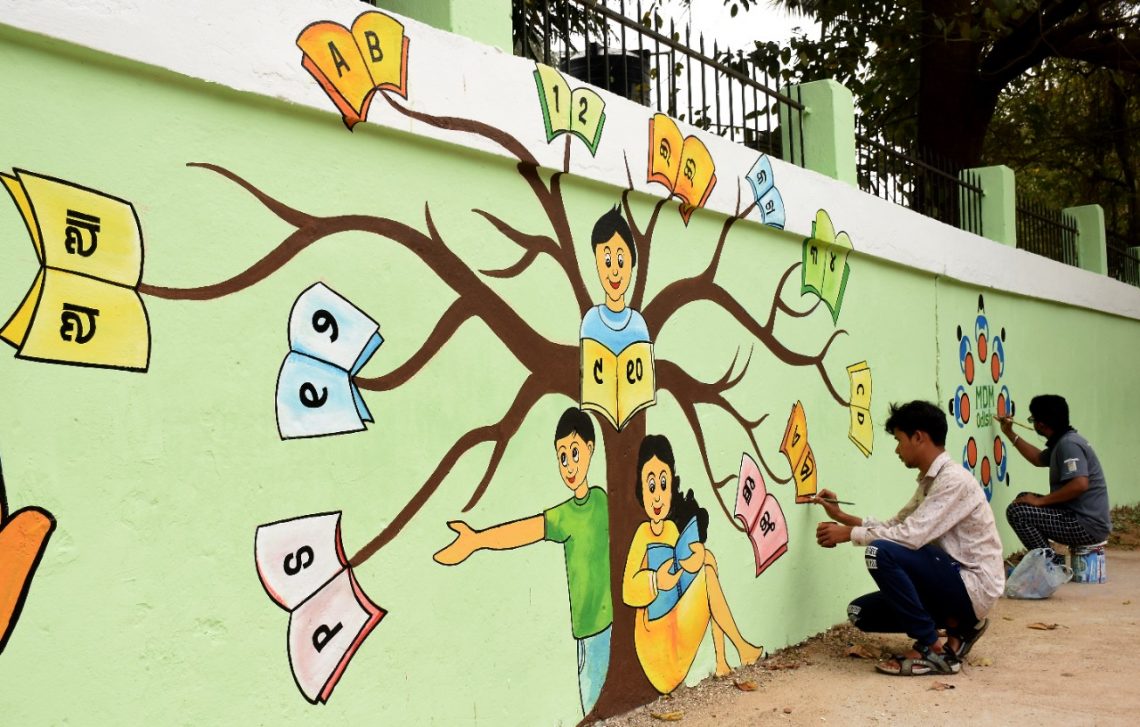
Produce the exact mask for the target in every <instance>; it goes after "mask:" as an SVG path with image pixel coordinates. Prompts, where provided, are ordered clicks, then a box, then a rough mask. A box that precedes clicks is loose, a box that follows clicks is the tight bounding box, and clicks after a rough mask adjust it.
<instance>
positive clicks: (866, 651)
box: [847, 644, 879, 659]
mask: <svg viewBox="0 0 1140 727" xmlns="http://www.w3.org/2000/svg"><path fill="white" fill-rule="evenodd" d="M847 655H848V656H854V657H858V658H860V659H878V658H879V652H878V651H876V650H874V649H872V648H871V647H869V646H867V645H866V644H854V645H852V646H851V647H850V648H848V649H847Z"/></svg>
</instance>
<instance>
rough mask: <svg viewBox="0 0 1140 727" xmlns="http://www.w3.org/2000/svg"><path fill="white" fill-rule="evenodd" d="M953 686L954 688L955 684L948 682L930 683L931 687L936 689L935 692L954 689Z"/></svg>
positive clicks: (933, 689)
mask: <svg viewBox="0 0 1140 727" xmlns="http://www.w3.org/2000/svg"><path fill="white" fill-rule="evenodd" d="M953 688H954V685H953V684H947V683H946V682H934V683H933V684H931V685H930V689H931V690H932V691H935V692H944V691H946V690H947V689H953Z"/></svg>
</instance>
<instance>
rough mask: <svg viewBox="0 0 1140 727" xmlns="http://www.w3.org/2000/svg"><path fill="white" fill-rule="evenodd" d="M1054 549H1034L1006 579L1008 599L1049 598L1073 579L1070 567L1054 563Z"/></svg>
mask: <svg viewBox="0 0 1140 727" xmlns="http://www.w3.org/2000/svg"><path fill="white" fill-rule="evenodd" d="M1053 558H1054V553H1053V549H1052V548H1034V549H1033V550H1031V551H1029V552H1028V553H1026V554H1025V557H1024V558H1022V559H1021V562H1020V563H1018V564H1017V567H1016V568H1014V569H1013V572H1012V573H1010V574H1009V577H1008V578H1006V579H1005V596H1006V598H1048V597H1049V596H1052V595H1053V591H1055V590H1057V589H1058V588H1060V587H1061V584H1063V583H1068V582H1069V579H1070V578H1072V577H1073V571H1072V569H1071V568H1069V566H1067V565H1062V564H1060V563H1054V562H1053Z"/></svg>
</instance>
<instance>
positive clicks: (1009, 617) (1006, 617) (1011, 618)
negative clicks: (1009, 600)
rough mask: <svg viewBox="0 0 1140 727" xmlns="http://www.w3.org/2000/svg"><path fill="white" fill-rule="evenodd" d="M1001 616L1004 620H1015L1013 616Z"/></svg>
mask: <svg viewBox="0 0 1140 727" xmlns="http://www.w3.org/2000/svg"><path fill="white" fill-rule="evenodd" d="M1001 618H1002V620H1003V621H1012V620H1013V616H1002V617H1001Z"/></svg>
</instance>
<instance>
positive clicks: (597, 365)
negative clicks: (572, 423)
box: [580, 338, 657, 431]
mask: <svg viewBox="0 0 1140 727" xmlns="http://www.w3.org/2000/svg"><path fill="white" fill-rule="evenodd" d="M581 344H582V363H581V370H580V374H581V379H582V387H581V389H582V400H581V407H582V408H583V409H590V410H592V411H596V412H597V413H599V414H601V415H602V416H603V417H605V418H606V419H607V420H608V421H609V423H610V424H613V425H614V427H615V428H616V429H617V430H618V431H621V429H622V428H623V427H624V426H625V425H626V424H628V423H629V420H630V419H632V418H633V415H634V414H636V413H637V412H639V411H641V410H642V409H645V408H647V407H650V406H653V405H654V404H656V403H657V382H656V377H655V374H654V368H653V344H652V343H650V342H648V341H638V342H636V343H631V344H629V345H628V346H626V347H625V348H624V349H623V350H622V351H621V353H619V354H615V353H614V352H613V351H611V350H610V349H609V348H607V347H606V346H605V345H604V344H602V343H599V342H598V341H595V340H594V339H592V338H583V339H582V341H581Z"/></svg>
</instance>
